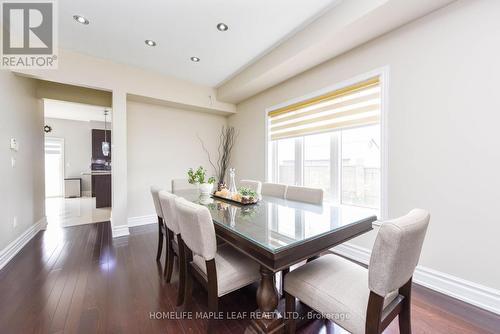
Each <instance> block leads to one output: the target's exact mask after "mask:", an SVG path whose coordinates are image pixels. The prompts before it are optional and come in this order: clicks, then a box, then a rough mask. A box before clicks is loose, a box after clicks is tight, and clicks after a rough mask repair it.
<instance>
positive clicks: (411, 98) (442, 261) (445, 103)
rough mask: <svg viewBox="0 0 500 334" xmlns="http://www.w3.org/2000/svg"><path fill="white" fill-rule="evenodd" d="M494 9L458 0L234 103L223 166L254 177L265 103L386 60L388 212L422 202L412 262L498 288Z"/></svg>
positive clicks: (499, 115) (497, 4)
mask: <svg viewBox="0 0 500 334" xmlns="http://www.w3.org/2000/svg"><path fill="white" fill-rule="evenodd" d="M498 13H500V1H488V0H481V1H480V0H478V1H458V2H456V3H453V4H452V5H450V6H448V7H445V8H443V9H441V10H439V11H437V12H434V13H432V14H430V15H428V16H426V17H424V18H422V19H420V20H418V21H415V22H413V23H411V24H409V25H406V26H404V27H402V28H400V29H398V30H396V31H393V32H391V33H389V34H387V35H385V36H383V37H380V38H378V39H376V40H374V41H372V42H370V43H368V44H365V45H363V46H361V47H358V48H356V49H354V50H352V51H350V52H348V53H346V54H344V55H342V56H339V57H336V58H334V59H332V60H330V61H328V62H326V63H324V64H321V65H319V66H317V67H315V68H313V69H311V70H309V71H307V72H305V73H303V74H301V75H299V76H297V77H295V78H292V79H290V80H288V81H286V82H285V83H283V84H280V85H279V86H276V87H274V88H272V89H269V90H267V91H265V92H263V93H261V94H259V95H257V96H255V97H253V98H250V99H249V100H246V101H244V102H243V103H241V104H239V105H238V106H237V114H236V115H233V116H230V117H229V124H230V125H234V126H235V127H236V128H238V129H239V131H240V135H239V138H238V144H237V145H238V146H237V150H235V154H234V159H233V164H234V165H235V167H236V168H237V170H238V171H239V173H240V175H241V177H242V178H243V177H245V178H256V179H264V175H265V165H264V161H265V156H264V147H265V144H266V143H265V138H264V137H265V136H264V125H265V118H264V117H265V116H264V110H265V108H267V107H269V106H273V105H275V104H277V103H281V102H283V101H287V100H289V99H291V98H295V97H300V96H302V95H304V94H307V93H310V92H314V91H316V90H319V89H321V88H323V87H326V86H329V85H332V84H335V83H339V82H342V81H345V80H348V79H350V78H352V77H355V76H358V75H360V74H363V73H365V72H368V71H371V70H373V69H376V68H379V67H382V66H386V65H388V66H389V67H390V74H389V77H390V88H389V98H390V101H389V118H388V124H389V147H388V154H389V170H388V175H389V180H388V181H389V183H388V209H389V216H390V217H396V216H399V215H402V214H404V213H406V212H408V211H409V210H410V209H411V208H414V207H421V208H425V209H428V210H429V211H430V212H431V215H432V218H431V224H430V227H429V231H428V234H427V238H426V241H425V244H424V249H423V253H422V256H421V260H420V264H421V265H423V266H425V267H427V268H431V269H434V270H437V271H440V272H444V273H447V274H450V275H454V276H457V277H460V278H463V279H465V280H469V281H472V282H475V283H479V284H482V285H485V286H489V287H492V288H496V289H500V270H498V263H500V243H499V242H498V236H499V235H500V218H499V215H498V212H497V211H496V208H497V207H498V200H499V198H500V177H499V176H498V166H500V148H499V143H500V131H499V130H498V126H499V124H500V112H499V111H500V99H499V97H498V96H499V93H498V91H499V89H500V88H499V85H498V74H499V73H500V61H499V59H500V43H499V40H498V36H500V20H499V19H498ZM375 235H376V231H374V232H371V233H369V234H368V235H365V236H363V237H359V238H357V239H355V240H354V241H353V243H354V244H356V245H359V246H362V247H366V248H370V249H371V247H372V243H373V240H374V237H375Z"/></svg>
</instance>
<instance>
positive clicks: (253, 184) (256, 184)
mask: <svg viewBox="0 0 500 334" xmlns="http://www.w3.org/2000/svg"><path fill="white" fill-rule="evenodd" d="M239 186H240V187H246V188H250V189H252V190H253V191H255V193H256V194H257V195H258V196H260V195H261V193H262V182H260V181H256V180H240V184H239Z"/></svg>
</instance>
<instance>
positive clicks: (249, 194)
mask: <svg viewBox="0 0 500 334" xmlns="http://www.w3.org/2000/svg"><path fill="white" fill-rule="evenodd" d="M238 193H239V194H240V195H241V203H244V204H247V203H255V202H257V193H256V192H255V191H253V190H252V189H250V188H247V187H240V188H239V189H238Z"/></svg>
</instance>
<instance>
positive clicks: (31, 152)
mask: <svg viewBox="0 0 500 334" xmlns="http://www.w3.org/2000/svg"><path fill="white" fill-rule="evenodd" d="M35 88H36V82H35V80H32V79H26V78H19V77H16V76H15V75H14V74H12V73H10V72H8V71H5V70H2V71H0V106H1V107H0V120H1V121H0V254H1V253H2V252H1V251H2V250H3V249H4V248H5V247H6V246H7V245H8V244H9V243H11V242H12V241H14V240H15V239H16V238H18V237H19V236H20V235H21V234H23V232H25V231H26V230H28V229H29V228H30V227H32V226H33V224H35V223H36V222H38V221H39V220H40V219H42V218H43V217H44V215H45V209H44V183H43V177H44V167H43V111H42V106H41V101H39V100H38V99H37V98H36V97H35ZM10 138H16V139H17V141H18V143H19V151H18V152H14V151H11V150H10ZM11 158H15V160H16V166H15V168H12V165H11ZM14 217H17V227H16V228H14V227H13V220H14Z"/></svg>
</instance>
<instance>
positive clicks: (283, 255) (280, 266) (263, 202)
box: [175, 189, 377, 333]
mask: <svg viewBox="0 0 500 334" xmlns="http://www.w3.org/2000/svg"><path fill="white" fill-rule="evenodd" d="M175 194H176V195H177V196H180V197H184V198H185V199H186V200H188V201H191V202H194V203H197V204H200V205H204V206H206V207H207V208H208V210H209V211H210V214H211V215H212V220H213V222H214V228H215V233H216V236H217V238H218V239H219V240H222V241H223V242H226V243H228V244H229V245H231V246H232V247H234V248H235V249H236V250H238V251H239V252H241V253H242V254H244V255H246V256H249V257H251V258H252V259H254V260H255V261H256V262H258V263H259V265H260V276H261V278H260V282H259V286H258V288H257V296H256V297H257V305H258V310H256V312H255V314H256V316H254V317H252V321H251V327H252V329H253V330H254V332H257V333H273V332H278V331H281V330H282V329H283V326H284V320H283V319H284V316H283V314H281V313H280V312H279V311H278V309H277V307H278V304H279V302H280V298H281V296H280V294H279V292H278V289H277V287H276V273H278V272H281V271H285V272H286V271H287V270H288V269H289V268H290V266H293V265H295V264H297V263H300V262H303V261H304V260H312V259H314V258H316V257H317V256H319V255H320V254H321V253H324V252H326V251H328V250H329V249H331V248H332V247H334V246H337V245H339V244H342V243H344V242H346V241H348V240H350V239H352V238H354V237H357V236H359V235H362V234H364V233H366V232H368V231H370V230H371V229H372V228H373V227H372V223H373V222H374V221H375V220H376V219H377V216H376V215H375V214H374V210H372V209H367V208H362V207H356V206H347V205H335V204H330V203H327V202H324V203H323V204H319V205H318V204H309V203H304V202H297V201H290V200H286V199H283V198H276V197H270V196H261V198H260V200H259V201H258V202H257V203H256V204H249V205H242V204H240V203H236V202H233V201H230V200H227V199H220V198H216V197H213V196H211V195H208V196H207V195H200V192H199V191H198V190H193V189H190V190H177V191H175Z"/></svg>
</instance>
